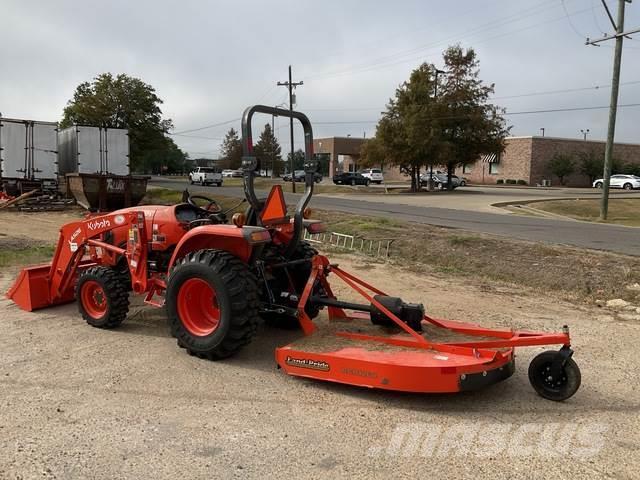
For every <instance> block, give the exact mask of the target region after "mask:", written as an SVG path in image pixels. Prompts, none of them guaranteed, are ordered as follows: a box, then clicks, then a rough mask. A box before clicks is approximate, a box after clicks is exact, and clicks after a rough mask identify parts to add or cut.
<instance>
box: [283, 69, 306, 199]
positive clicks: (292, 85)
mask: <svg viewBox="0 0 640 480" xmlns="http://www.w3.org/2000/svg"><path fill="white" fill-rule="evenodd" d="M298 85H304V82H296V83H294V82H293V80H291V65H289V81H288V82H278V86H279V87H287V88H288V89H289V112H293V89H294V88H296V87H297V86H298ZM289 129H290V134H291V162H290V163H291V165H290V169H291V188H292V192H293V193H296V182H295V176H294V173H295V172H294V170H293V159H294V154H295V152H294V146H293V117H289Z"/></svg>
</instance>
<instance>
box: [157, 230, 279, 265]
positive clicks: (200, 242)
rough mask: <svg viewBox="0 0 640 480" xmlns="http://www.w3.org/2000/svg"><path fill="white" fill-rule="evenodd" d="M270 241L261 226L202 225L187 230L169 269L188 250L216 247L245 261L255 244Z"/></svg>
mask: <svg viewBox="0 0 640 480" xmlns="http://www.w3.org/2000/svg"><path fill="white" fill-rule="evenodd" d="M269 242H271V234H270V233H269V231H268V230H267V229H266V228H262V227H250V226H243V227H236V226H235V225H203V226H201V227H196V228H194V229H192V230H189V231H188V232H187V233H186V234H185V235H184V236H183V237H182V238H181V239H180V241H179V242H178V244H177V245H176V248H175V250H174V251H173V255H171V261H170V262H169V270H170V269H171V267H173V265H174V264H175V262H176V261H177V260H178V259H179V258H182V257H184V256H185V255H187V254H188V253H189V252H193V251H196V250H203V249H210V248H212V249H216V250H223V251H225V252H229V253H230V254H232V255H234V256H235V257H238V258H239V259H240V260H242V261H243V262H245V263H247V262H248V261H249V258H251V253H252V251H253V248H254V247H255V246H256V245H259V244H263V243H269Z"/></svg>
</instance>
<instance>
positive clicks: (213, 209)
mask: <svg viewBox="0 0 640 480" xmlns="http://www.w3.org/2000/svg"><path fill="white" fill-rule="evenodd" d="M196 200H203V201H205V202H207V204H206V205H205V206H204V207H201V206H200V205H198V203H197V202H196ZM187 203H188V204H189V205H191V206H192V207H195V208H197V209H198V210H199V211H200V212H202V213H203V214H205V215H210V214H212V213H220V211H221V210H222V208H221V207H220V205H219V204H218V202H216V201H215V200H213V199H212V198H209V197H205V196H204V195H189V198H187Z"/></svg>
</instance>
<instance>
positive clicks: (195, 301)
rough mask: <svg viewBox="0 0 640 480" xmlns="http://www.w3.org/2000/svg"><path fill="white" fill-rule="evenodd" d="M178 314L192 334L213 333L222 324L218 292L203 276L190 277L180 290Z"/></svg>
mask: <svg viewBox="0 0 640 480" xmlns="http://www.w3.org/2000/svg"><path fill="white" fill-rule="evenodd" d="M178 316H179V317H180V321H181V322H182V324H183V325H184V327H185V328H186V329H187V331H189V333H191V334H192V335H195V336H198V337H205V336H207V335H211V334H212V333H213V332H214V331H215V330H216V329H217V328H218V326H219V325H220V307H219V305H218V299H217V296H216V292H215V290H214V289H213V287H212V286H211V285H209V283H208V282H207V281H205V280H203V279H201V278H190V279H189V280H187V281H186V282H184V283H183V284H182V286H181V287H180V290H179V292H178Z"/></svg>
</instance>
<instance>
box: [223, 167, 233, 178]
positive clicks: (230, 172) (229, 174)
mask: <svg viewBox="0 0 640 480" xmlns="http://www.w3.org/2000/svg"><path fill="white" fill-rule="evenodd" d="M222 176H223V177H233V170H231V169H230V168H225V169H224V170H222Z"/></svg>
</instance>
